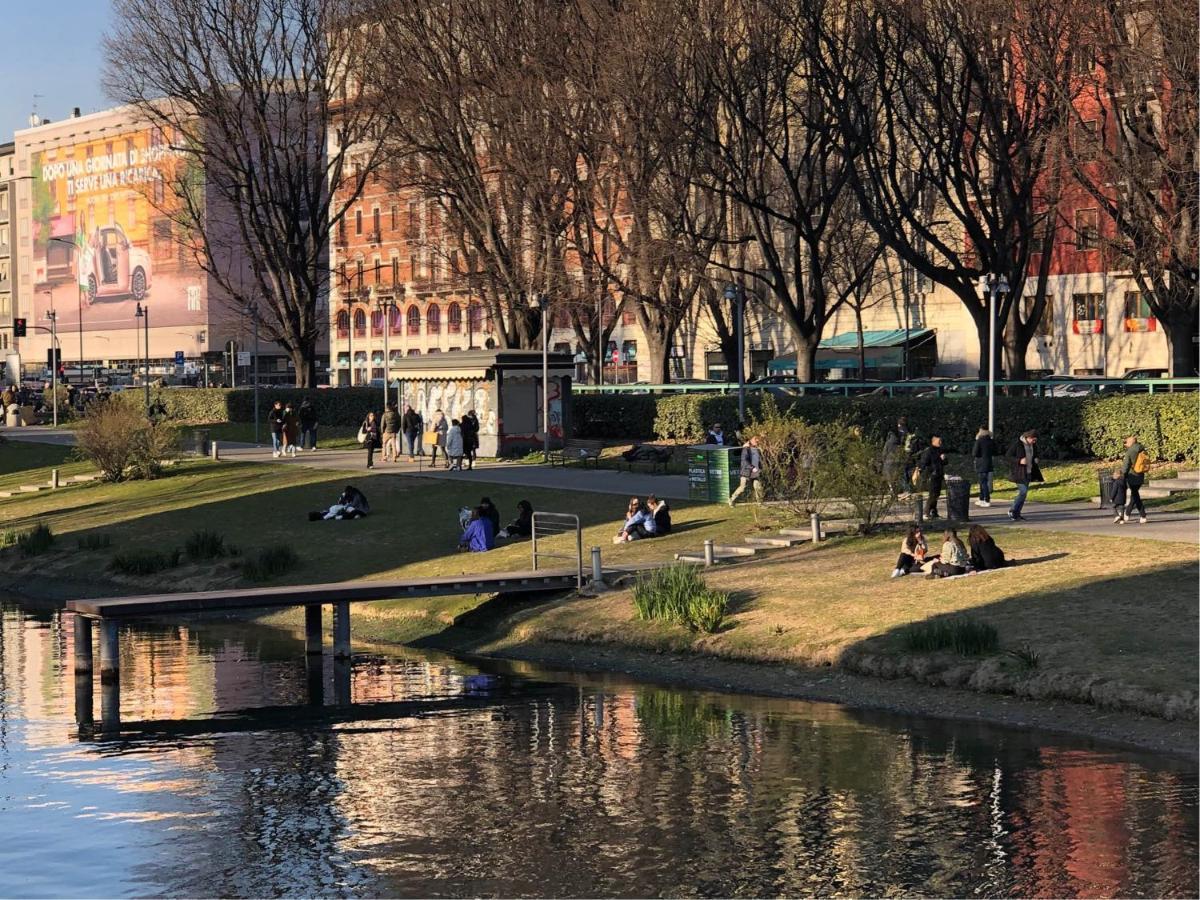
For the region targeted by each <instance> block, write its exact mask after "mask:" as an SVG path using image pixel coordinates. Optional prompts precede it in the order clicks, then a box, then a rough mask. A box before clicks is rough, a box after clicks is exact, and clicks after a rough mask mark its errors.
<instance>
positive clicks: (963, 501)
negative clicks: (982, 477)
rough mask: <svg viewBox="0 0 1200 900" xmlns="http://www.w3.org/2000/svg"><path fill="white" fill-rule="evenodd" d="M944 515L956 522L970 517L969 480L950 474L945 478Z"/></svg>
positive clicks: (964, 520)
mask: <svg viewBox="0 0 1200 900" xmlns="http://www.w3.org/2000/svg"><path fill="white" fill-rule="evenodd" d="M946 515H947V516H949V517H950V518H951V519H954V520H955V521H957V522H966V521H968V520H969V519H970V518H971V482H969V481H967V479H965V478H959V477H957V476H955V475H951V476H950V477H949V478H947V479H946Z"/></svg>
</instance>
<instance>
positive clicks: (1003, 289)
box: [985, 275, 1008, 434]
mask: <svg viewBox="0 0 1200 900" xmlns="http://www.w3.org/2000/svg"><path fill="white" fill-rule="evenodd" d="M985 285H986V287H987V291H988V379H987V381H988V431H990V432H992V433H993V434H995V432H996V299H997V297H999V296H1001V295H1003V294H1007V293H1008V279H1007V278H1005V277H1004V276H1003V275H989V276H987V279H986V280H985Z"/></svg>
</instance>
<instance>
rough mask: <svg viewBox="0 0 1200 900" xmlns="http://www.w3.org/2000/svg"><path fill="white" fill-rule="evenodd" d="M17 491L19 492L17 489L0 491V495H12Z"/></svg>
mask: <svg viewBox="0 0 1200 900" xmlns="http://www.w3.org/2000/svg"><path fill="white" fill-rule="evenodd" d="M17 493H19V492H18V491H0V497H12V496H15V495H16V494H17Z"/></svg>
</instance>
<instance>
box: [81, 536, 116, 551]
mask: <svg viewBox="0 0 1200 900" xmlns="http://www.w3.org/2000/svg"><path fill="white" fill-rule="evenodd" d="M75 545H76V546H77V547H78V548H79V549H80V550H107V549H108V548H109V547H111V546H112V538H111V537H109V536H108V535H107V534H95V533H92V534H85V535H82V536H81V537H79V538H77V539H76V541H75Z"/></svg>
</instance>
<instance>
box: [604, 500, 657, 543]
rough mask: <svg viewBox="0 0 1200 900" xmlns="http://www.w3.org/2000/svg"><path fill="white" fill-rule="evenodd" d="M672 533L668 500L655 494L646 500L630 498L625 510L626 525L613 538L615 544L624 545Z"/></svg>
mask: <svg viewBox="0 0 1200 900" xmlns="http://www.w3.org/2000/svg"><path fill="white" fill-rule="evenodd" d="M670 533H671V510H670V509H669V508H668V507H667V501H666V500H659V499H658V498H657V497H655V496H654V495H653V494H650V495H649V496H647V497H646V499H645V500H642V499H641V498H639V497H630V498H629V508H628V509H626V510H625V524H624V525H622V526H621V530H620V531H618V532H617V533H616V534H615V535H614V536H613V543H614V544H624V543H626V542H627V541H638V540H641V539H642V538H652V537H657V536H658V535H660V534H670Z"/></svg>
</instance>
